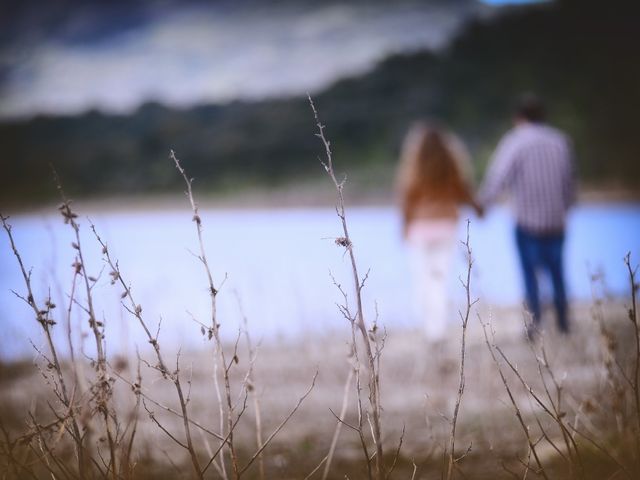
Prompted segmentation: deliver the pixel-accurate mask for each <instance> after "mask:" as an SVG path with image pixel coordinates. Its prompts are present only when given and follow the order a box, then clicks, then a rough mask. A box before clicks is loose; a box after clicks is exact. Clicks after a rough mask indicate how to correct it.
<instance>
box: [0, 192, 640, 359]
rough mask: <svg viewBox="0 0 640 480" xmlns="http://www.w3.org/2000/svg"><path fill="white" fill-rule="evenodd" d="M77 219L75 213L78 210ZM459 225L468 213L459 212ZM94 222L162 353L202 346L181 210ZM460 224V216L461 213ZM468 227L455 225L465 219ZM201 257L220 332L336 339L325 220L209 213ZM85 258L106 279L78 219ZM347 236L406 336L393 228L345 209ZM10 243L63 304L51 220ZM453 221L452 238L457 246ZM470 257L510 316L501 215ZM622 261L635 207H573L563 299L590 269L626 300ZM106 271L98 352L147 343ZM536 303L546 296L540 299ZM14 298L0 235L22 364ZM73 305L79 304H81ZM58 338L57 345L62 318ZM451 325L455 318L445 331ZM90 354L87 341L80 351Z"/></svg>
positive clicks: (631, 237) (1, 295)
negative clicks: (154, 329) (244, 327)
mask: <svg viewBox="0 0 640 480" xmlns="http://www.w3.org/2000/svg"><path fill="white" fill-rule="evenodd" d="M80 213H84V212H80ZM465 213H466V212H465ZM90 216H91V221H92V222H93V223H94V224H95V225H96V228H97V230H98V232H99V233H100V235H101V236H102V237H103V239H105V240H106V241H107V243H108V244H109V247H110V251H111V253H112V255H113V256H114V257H115V258H117V259H118V260H119V263H120V267H121V270H122V273H123V276H124V277H125V278H126V279H127V281H128V282H129V283H130V284H131V285H132V287H133V291H134V294H135V296H136V297H137V299H138V302H139V303H140V304H141V305H142V307H143V313H144V315H145V316H146V318H147V320H148V321H149V323H151V324H152V325H154V326H155V325H157V323H158V321H159V320H160V318H162V329H161V334H160V341H161V342H162V341H164V342H165V343H171V344H172V345H173V346H176V345H182V346H184V347H192V346H200V345H202V343H203V341H204V340H203V338H202V336H201V334H200V327H199V326H198V325H197V324H196V323H195V322H194V320H193V317H195V318H196V319H198V320H199V321H201V322H203V323H208V319H209V315H210V314H209V297H208V294H207V283H206V276H205V274H204V271H203V269H202V266H201V264H200V263H199V261H198V260H197V258H195V257H194V253H193V252H197V251H198V244H197V236H196V232H195V225H194V223H193V222H192V221H191V215H190V213H189V211H187V210H186V209H185V210H180V211H178V210H173V211H132V212H122V211H118V212H96V213H90ZM463 217H465V216H464V215H463ZM465 218H466V217H465ZM202 219H203V224H204V237H205V243H206V249H207V255H208V257H209V262H210V264H211V267H212V270H213V274H214V277H215V281H216V284H217V285H219V284H220V283H221V281H222V279H223V278H224V277H225V275H227V276H228V278H227V280H226V282H225V283H224V285H223V286H222V288H221V291H220V294H219V295H218V306H219V311H218V315H219V322H220V323H221V324H222V331H223V334H224V335H225V336H226V337H227V338H232V337H234V336H235V335H236V334H237V329H238V325H239V323H240V319H241V317H242V316H241V314H240V306H239V305H241V306H242V310H243V312H244V314H245V315H246V317H247V319H248V322H249V326H250V330H251V331H252V333H253V335H254V337H255V338H256V339H258V338H265V339H269V338H274V337H281V336H284V337H289V336H295V335H299V334H301V333H313V332H320V333H322V332H326V331H330V330H334V329H347V326H346V325H345V320H344V318H343V317H342V316H341V314H340V313H339V311H338V309H337V307H336V303H337V302H340V301H341V296H340V294H339V292H338V290H337V288H336V287H335V285H334V284H333V281H332V279H331V275H330V273H331V274H332V275H333V276H334V277H335V279H336V281H337V282H339V283H341V284H342V285H343V286H344V287H345V288H346V289H347V290H348V291H349V292H351V277H350V270H349V268H350V267H349V259H348V256H345V255H344V250H343V249H342V248H341V247H338V246H337V245H336V244H335V243H334V238H335V237H338V236H341V235H342V233H341V230H340V223H339V219H338V218H337V217H336V214H335V211H334V210H333V209H330V208H327V209H299V210H296V209H282V210H237V211H234V210H207V211H203V212H202ZM79 220H80V223H81V231H82V239H83V251H84V254H85V257H86V264H87V267H88V269H89V272H90V274H91V275H93V276H98V274H99V273H100V271H101V269H103V267H104V262H103V261H102V259H101V248H100V246H99V245H98V244H97V242H96V240H95V238H94V237H93V234H92V233H91V231H90V229H89V220H88V219H87V218H86V217H84V216H83V215H81V217H80V219H79ZM348 222H349V225H350V233H351V237H352V240H353V242H354V245H355V252H356V256H357V261H358V263H359V267H360V273H361V274H362V275H364V274H365V273H366V272H367V270H368V269H370V274H369V277H368V280H367V282H366V287H365V289H364V300H365V312H366V314H367V315H368V316H369V318H370V319H372V318H373V316H374V315H375V311H376V308H377V312H378V315H379V318H380V323H382V324H384V325H386V326H387V327H391V328H393V327H397V326H414V325H417V324H418V320H417V319H415V318H413V317H412V314H411V308H410V305H411V289H410V275H409V265H408V254H407V251H406V248H405V245H404V244H403V241H402V238H401V236H400V218H399V216H398V213H397V211H396V210H395V209H393V208H391V207H368V208H351V209H349V210H348ZM10 223H11V224H12V225H13V233H14V236H15V240H16V243H17V245H18V248H19V250H20V252H21V254H22V256H23V259H24V261H25V264H26V265H27V267H32V268H33V271H32V278H33V284H34V287H35V291H36V298H37V299H39V300H40V302H41V303H42V300H43V298H44V295H45V294H46V292H47V291H51V295H52V297H53V299H54V302H55V303H56V304H57V305H59V306H61V307H63V308H59V309H58V311H57V313H58V314H64V312H63V310H64V308H66V304H67V303H68V300H67V294H68V292H69V288H70V285H71V278H72V273H73V270H72V268H71V266H70V265H71V264H72V263H73V261H74V253H75V251H74V250H73V249H72V248H71V246H70V243H71V241H72V232H71V229H70V227H69V226H68V225H64V224H63V222H62V218H61V217H60V216H59V215H57V214H50V215H49V214H43V215H40V214H31V215H18V216H14V217H12V218H11V220H10ZM464 230H465V222H464V221H463V220H461V222H460V225H459V236H460V238H463V237H464ZM471 245H472V248H473V253H474V257H475V259H476V263H475V265H474V271H473V280H472V281H473V285H474V287H473V293H474V295H475V296H478V297H480V299H481V301H482V302H483V303H485V304H490V305H518V304H519V303H520V302H521V298H522V285H521V279H520V275H519V273H520V272H519V268H518V264H517V259H516V254H515V247H514V241H513V224H512V220H511V216H510V215H509V212H508V210H507V209H506V208H496V209H494V210H492V211H491V212H490V213H489V215H488V216H487V217H486V218H485V219H482V220H479V219H476V218H475V217H471ZM628 251H631V253H632V256H633V258H634V259H635V262H638V260H639V259H640V204H637V203H636V204H632V203H616V204H611V203H608V204H583V205H581V206H579V207H578V208H576V209H575V210H574V211H573V212H572V215H571V217H570V219H569V225H568V234H567V243H566V271H567V282H568V289H569V292H570V296H571V298H572V299H573V300H588V299H589V298H590V296H591V282H590V275H589V272H592V271H595V270H601V271H602V272H603V273H604V274H605V276H606V282H607V286H608V288H609V290H610V292H611V293H612V294H614V295H624V294H626V293H627V292H628V279H627V277H626V270H625V266H624V264H623V257H624V255H625V254H626V253H627V252H628ZM464 269H465V266H464V258H463V255H462V250H460V254H459V255H458V259H457V265H456V272H455V274H453V275H451V278H450V285H449V286H450V292H451V295H452V297H453V298H456V299H457V300H458V301H460V300H461V298H462V293H463V292H462V289H461V287H460V284H459V282H458V281H457V278H456V277H457V276H458V274H460V273H463V272H464ZM108 273H109V270H108V269H105V270H104V271H103V273H102V276H101V277H100V279H99V280H98V282H97V284H96V287H95V289H94V297H95V299H96V300H97V305H96V310H97V312H99V315H100V317H101V318H103V319H104V320H105V323H106V325H107V327H106V328H107V338H108V339H109V341H110V343H109V350H110V351H112V352H113V351H116V350H120V349H125V348H126V349H130V348H131V347H132V346H133V345H135V344H139V345H146V339H145V337H144V336H143V335H142V331H141V329H140V327H139V325H138V324H137V323H135V321H134V320H132V319H131V318H130V316H129V314H128V313H127V312H126V311H124V310H123V308H122V307H121V306H120V300H119V299H120V293H121V289H120V288H117V286H116V287H114V286H112V285H111V284H110V281H109V275H108ZM544 287H545V285H543V293H544V291H546V293H547V294H548V288H546V289H545V288H544ZM12 289H13V290H15V291H16V292H18V293H20V294H24V291H25V288H24V283H23V281H22V278H21V275H20V271H19V269H18V265H17V262H16V261H15V258H14V257H13V254H12V253H11V251H10V248H9V243H8V240H7V237H6V234H5V233H4V232H2V234H1V235H0V322H1V325H2V332H3V333H2V337H1V338H2V340H1V341H0V357H3V358H16V357H18V356H23V355H33V349H32V346H31V345H30V341H32V342H33V343H34V344H35V345H37V346H40V345H42V343H43V340H42V338H41V333H40V332H39V325H38V324H37V323H36V322H35V320H34V319H33V317H32V315H31V312H30V310H29V308H28V307H27V305H26V304H25V303H24V302H22V301H21V300H19V299H18V298H17V297H16V296H15V295H14V294H13V293H12V292H11V290H12ZM81 298H83V297H81ZM58 320H59V325H58V326H57V327H56V329H57V330H58V333H57V334H58V336H59V337H60V340H62V338H63V336H64V335H63V332H62V330H63V326H64V323H65V321H64V315H62V317H61V318H58ZM452 321H453V320H452ZM86 323H87V322H86V315H82V314H81V312H78V309H76V313H75V314H74V316H73V318H72V325H73V332H74V337H75V338H76V341H78V342H80V341H81V340H80V339H81V335H82V331H87V330H88V326H87V325H86ZM88 345H90V343H87V348H88V349H90V347H89V346H88Z"/></svg>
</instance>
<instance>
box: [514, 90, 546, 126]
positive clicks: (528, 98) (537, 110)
mask: <svg viewBox="0 0 640 480" xmlns="http://www.w3.org/2000/svg"><path fill="white" fill-rule="evenodd" d="M515 116H516V118H521V119H523V120H526V121H528V122H534V123H538V122H542V121H544V119H545V110H544V104H543V103H542V100H540V97H538V96H537V95H535V94H533V93H525V94H524V95H521V96H520V98H519V99H518V102H517V103H516V108H515Z"/></svg>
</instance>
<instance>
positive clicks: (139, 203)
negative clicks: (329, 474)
mask: <svg viewBox="0 0 640 480" xmlns="http://www.w3.org/2000/svg"><path fill="white" fill-rule="evenodd" d="M352 187H353V188H352V191H351V192H349V190H348V189H347V190H345V203H346V206H347V208H349V207H352V208H353V207H358V208H361V207H387V206H394V205H395V204H396V202H395V199H394V194H393V192H392V191H391V190H390V189H388V190H378V191H375V190H373V189H370V188H369V189H366V188H358V185H353V186H352ZM195 197H196V201H197V203H198V206H199V207H200V208H202V209H208V210H211V209H213V210H260V211H262V210H272V209H275V210H289V209H291V210H296V209H325V208H333V207H334V206H335V190H334V189H333V186H332V185H328V184H327V185H324V184H322V185H321V184H310V185H308V186H304V185H301V186H297V185H296V186H294V187H291V186H285V187H284V188H274V189H266V188H256V189H247V190H241V191H239V192H237V193H223V194H215V193H210V192H209V193H207V192H196V195H195ZM74 203H75V206H76V208H80V209H81V210H88V211H93V212H105V211H109V212H122V211H151V212H153V211H176V210H183V209H184V210H187V209H189V205H188V201H187V200H186V198H185V197H184V195H183V194H180V193H178V192H171V193H151V194H139V195H137V194H127V195H108V196H95V197H92V196H88V197H87V196H85V197H82V196H81V197H77V198H75V199H74ZM593 203H597V204H620V203H623V204H640V191H638V192H636V191H632V190H627V189H619V188H613V189H609V188H605V189H602V188H590V187H585V188H581V189H580V190H579V192H578V200H577V204H593ZM58 205H59V202H57V201H51V202H48V203H37V204H19V203H9V204H8V205H7V206H5V207H4V208H3V211H2V214H3V215H12V214H13V215H41V214H50V213H54V212H55V210H56V209H57V207H58Z"/></svg>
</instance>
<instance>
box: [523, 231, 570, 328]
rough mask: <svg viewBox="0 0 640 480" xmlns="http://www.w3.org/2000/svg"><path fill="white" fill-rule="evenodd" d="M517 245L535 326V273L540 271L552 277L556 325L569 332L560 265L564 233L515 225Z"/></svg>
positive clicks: (537, 307)
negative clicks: (540, 231)
mask: <svg viewBox="0 0 640 480" xmlns="http://www.w3.org/2000/svg"><path fill="white" fill-rule="evenodd" d="M516 244H517V246H518V254H519V256H520V264H521V266H522V273H523V275H524V285H525V290H526V298H527V308H528V309H529V311H530V312H531V315H532V316H533V322H534V324H535V326H536V327H537V326H539V325H540V316H541V311H540V295H539V292H538V279H537V277H536V273H537V272H538V271H542V272H544V273H545V274H548V275H549V276H550V277H551V284H552V286H553V304H554V306H555V310H556V315H557V320H558V328H559V329H560V331H562V332H564V333H567V332H568V331H569V323H568V319H567V295H566V290H565V284H564V275H563V268H562V250H563V244H564V232H558V233H548V234H539V233H532V232H528V231H526V230H524V229H523V228H522V227H520V226H518V227H516Z"/></svg>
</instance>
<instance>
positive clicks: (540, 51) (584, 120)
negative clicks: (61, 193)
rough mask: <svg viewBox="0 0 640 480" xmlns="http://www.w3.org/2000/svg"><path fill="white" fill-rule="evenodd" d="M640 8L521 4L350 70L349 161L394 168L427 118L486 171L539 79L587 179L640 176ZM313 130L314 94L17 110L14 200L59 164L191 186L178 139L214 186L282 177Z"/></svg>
mask: <svg viewBox="0 0 640 480" xmlns="http://www.w3.org/2000/svg"><path fill="white" fill-rule="evenodd" d="M632 8H633V6H632V5H630V2H622V1H614V2H609V3H608V4H607V5H606V6H605V5H604V4H602V3H601V2H595V1H590V0H589V1H576V0H564V1H561V2H554V3H544V4H540V5H536V6H531V7H528V8H514V9H509V10H506V11H505V13H503V14H502V15H501V16H500V17H499V18H495V19H493V20H491V21H482V20H478V21H477V22H475V23H473V24H471V25H468V28H467V29H466V30H465V31H464V32H463V33H462V34H461V36H460V37H459V38H458V39H457V40H456V41H455V42H454V43H453V44H452V45H451V46H450V47H449V49H448V50H447V51H444V52H442V53H440V54H438V55H435V54H432V53H428V52H419V53H415V54H411V55H402V56H395V57H391V58H389V59H387V60H385V61H384V62H382V63H381V64H380V65H378V67H377V68H376V69H375V70H374V71H372V72H370V73H368V74H366V75H363V76H361V77H358V78H351V79H346V80H343V81H340V82H338V83H336V84H335V85H333V86H332V87H331V88H329V89H327V90H326V91H325V92H323V93H321V94H318V95H316V98H315V100H316V103H317V104H318V106H319V108H320V109H321V110H322V112H323V118H324V119H325V121H326V123H327V125H329V127H328V134H329V135H330V137H331V138H332V139H333V140H334V142H333V146H334V149H335V150H336V152H337V153H338V155H339V156H340V159H341V165H342V167H343V168H345V169H350V170H353V169H354V168H359V169H360V168H367V167H369V166H375V167H376V170H377V171H380V168H381V167H384V168H387V169H388V171H389V172H391V171H392V169H393V166H394V164H395V162H396V157H397V151H398V148H399V144H400V142H401V140H402V136H403V135H404V132H405V131H406V129H407V127H408V125H409V124H410V123H411V122H412V121H413V120H414V119H416V118H420V117H427V118H434V119H438V120H440V121H442V122H443V123H444V124H446V125H448V126H450V127H451V128H452V129H453V130H455V131H457V132H459V133H460V135H461V136H462V137H463V138H464V140H465V141H466V142H467V143H468V144H469V146H470V148H471V151H472V153H473V154H474V158H475V159H476V161H477V167H478V168H477V170H478V173H479V174H481V173H482V170H483V167H484V165H485V164H486V161H487V159H488V155H489V154H490V152H491V150H492V148H493V146H494V145H495V142H496V141H497V139H498V138H499V136H500V135H501V134H502V133H503V132H504V130H505V129H507V128H508V127H509V122H510V105H511V102H512V100H513V98H514V96H516V95H517V94H518V93H519V92H522V91H524V90H533V91H536V92H539V93H540V94H541V95H543V97H544V98H546V100H547V103H548V104H549V107H550V108H549V110H550V112H549V113H550V121H551V123H554V124H556V125H558V126H560V127H562V128H564V129H566V130H567V131H568V132H569V133H570V134H571V135H572V136H573V138H574V140H575V144H576V150H577V153H578V161H579V170H580V175H581V178H582V179H583V180H584V181H586V182H588V183H590V184H592V185H595V186H604V185H610V184H615V185H619V186H621V187H626V188H632V189H634V188H635V189H637V182H636V181H635V180H636V179H637V178H639V177H640V163H639V162H638V161H637V155H638V149H637V146H636V141H635V138H636V135H635V132H634V131H633V130H634V129H635V113H636V112H635V109H636V108H637V105H640V63H639V62H638V61H637V53H638V47H637V46H638V45H640V38H639V37H640V33H639V32H640V31H639V30H638V29H637V28H636V25H635V22H634V19H635V18H636V17H635V16H634V15H633V12H632V11H631V9H632ZM313 132H314V124H313V119H312V115H311V112H310V111H309V107H308V103H307V100H306V99H305V98H291V99H280V100H269V101H262V102H256V103H246V102H234V103H230V104H226V105H208V106H200V107H196V108H193V109H190V110H172V109H169V108H166V107H164V106H162V105H159V104H153V103H150V104H146V105H144V106H142V107H141V108H140V109H139V110H138V111H137V112H135V113H134V114H132V115H130V116H109V115H103V114H101V113H98V112H95V111H92V112H88V113H86V114H84V115H81V116H78V117H39V118H35V119H31V120H28V121H23V122H17V121H14V122H5V123H3V124H0V143H1V144H2V145H3V150H4V156H5V161H4V163H5V170H4V175H2V177H1V178H0V200H2V201H13V202H15V203H24V199H25V198H30V199H33V200H35V201H39V200H43V199H45V198H47V197H49V196H51V195H52V194H53V192H54V188H53V184H52V182H51V180H50V176H51V175H50V173H49V172H50V169H49V163H52V164H54V165H55V167H56V169H57V170H58V172H59V173H60V176H61V177H62V179H63V180H64V182H65V184H66V185H67V188H68V189H69V190H71V191H72V192H73V193H74V194H94V193H97V194H114V193H134V192H135V193H139V192H158V191H164V190H166V189H167V188H174V187H175V188H176V189H177V188H178V183H177V179H176V178H175V176H174V175H173V174H172V171H171V169H172V167H171V163H170V162H169V161H168V160H167V154H168V151H169V149H170V148H173V149H175V150H176V151H177V152H178V153H179V154H180V156H181V157H182V158H184V163H185V167H186V168H187V169H188V170H189V171H190V172H192V174H193V175H194V177H196V178H197V179H198V185H200V186H202V185H206V186H207V188H208V189H211V190H216V191H225V190H228V189H234V190H236V189H238V188H242V187H248V186H251V185H256V184H259V185H267V186H275V185H279V184H281V183H282V182H286V181H290V180H291V179H292V178H300V177H301V176H305V175H308V174H309V173H311V172H314V171H315V170H316V169H317V168H318V164H317V155H318V153H319V152H318V149H317V144H316V143H315V142H316V139H315V138H313ZM376 178H378V180H377V181H379V182H382V181H384V176H378V177H376ZM389 183H390V181H389V182H388V184H389ZM388 184H387V186H388Z"/></svg>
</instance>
